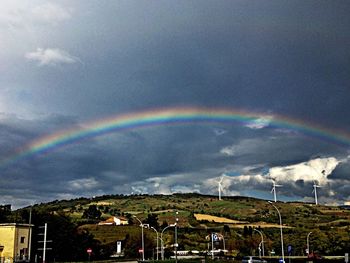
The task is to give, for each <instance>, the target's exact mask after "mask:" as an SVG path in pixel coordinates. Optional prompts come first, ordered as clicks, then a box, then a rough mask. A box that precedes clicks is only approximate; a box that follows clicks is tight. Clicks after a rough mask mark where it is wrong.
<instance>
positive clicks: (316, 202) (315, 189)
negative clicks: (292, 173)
mask: <svg viewBox="0 0 350 263" xmlns="http://www.w3.org/2000/svg"><path fill="white" fill-rule="evenodd" d="M313 187H314V190H312V192H313V193H315V204H316V205H318V201H317V187H321V186H320V185H317V184H316V181H314V185H313Z"/></svg>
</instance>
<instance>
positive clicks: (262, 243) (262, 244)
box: [254, 228, 265, 257]
mask: <svg viewBox="0 0 350 263" xmlns="http://www.w3.org/2000/svg"><path fill="white" fill-rule="evenodd" d="M254 231H256V232H258V233H259V234H260V236H261V246H262V256H263V257H265V250H264V236H263V234H262V232H261V231H259V230H258V229H256V228H254Z"/></svg>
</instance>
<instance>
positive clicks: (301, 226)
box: [17, 194, 350, 258]
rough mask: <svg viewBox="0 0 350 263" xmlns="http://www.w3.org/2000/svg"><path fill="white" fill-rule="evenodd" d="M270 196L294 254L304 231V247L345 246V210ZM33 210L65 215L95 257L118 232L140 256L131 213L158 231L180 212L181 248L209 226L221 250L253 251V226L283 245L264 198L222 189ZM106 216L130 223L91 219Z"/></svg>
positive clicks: (348, 215)
mask: <svg viewBox="0 0 350 263" xmlns="http://www.w3.org/2000/svg"><path fill="white" fill-rule="evenodd" d="M273 204H274V205H275V206H276V207H277V208H278V209H279V211H280V213H281V218H282V223H283V234H284V244H285V246H287V245H288V244H289V245H292V247H293V251H292V254H293V255H298V256H305V255H306V254H305V249H306V237H307V235H308V233H310V232H312V234H311V235H310V240H309V241H310V250H312V251H317V252H318V253H320V254H322V255H344V253H345V252H348V251H347V250H348V248H349V247H350V234H349V233H350V231H349V230H350V210H347V209H345V208H341V207H337V206H322V205H317V206H315V205H314V204H308V203H300V202H288V203H284V202H277V203H273ZM28 209H29V208H24V209H21V210H19V211H17V217H18V214H22V220H24V221H25V218H26V216H27V215H28ZM33 212H34V215H37V216H38V217H39V215H41V217H43V218H41V220H45V216H43V215H46V217H47V214H48V215H50V217H49V218H51V219H50V220H53V219H52V218H55V219H54V220H53V221H54V223H51V225H52V224H57V222H62V220H63V221H64V222H65V223H66V224H68V225H69V226H71V227H72V229H74V231H75V232H74V233H75V234H76V235H78V236H79V238H80V239H81V235H84V238H85V239H84V242H85V243H86V244H84V246H95V247H96V249H98V251H100V252H99V255H96V257H97V256H99V257H104V258H106V257H108V256H109V255H110V254H113V253H114V251H115V247H116V242H117V241H118V240H119V241H122V243H123V248H124V252H125V255H126V256H129V257H138V256H139V255H138V254H137V251H138V249H139V247H140V239H141V228H140V226H139V222H138V221H137V220H136V219H135V217H134V216H136V217H137V218H138V219H140V220H141V221H143V222H144V223H145V224H149V225H150V226H153V227H154V228H155V229H156V230H157V231H158V232H159V233H160V232H161V231H162V230H163V229H164V228H165V227H166V226H168V225H169V224H173V223H175V220H176V218H178V222H177V226H178V243H179V250H199V251H204V250H207V249H208V236H209V235H210V234H211V233H214V232H215V233H218V234H220V235H221V236H222V237H223V238H224V240H225V242H224V243H225V244H221V243H218V244H216V246H217V247H220V248H222V247H223V246H225V248H226V249H227V250H229V252H228V253H227V254H229V255H231V256H235V257H237V256H238V257H239V256H243V255H248V254H252V255H254V254H255V255H258V246H259V243H260V241H261V236H260V235H259V233H258V231H254V229H257V230H259V231H260V232H262V233H263V235H264V245H265V251H266V254H268V253H270V252H271V251H275V253H276V255H278V254H280V253H281V249H280V247H281V243H280V229H279V227H280V226H279V217H278V214H277V211H276V209H275V208H274V207H273V206H272V205H271V204H269V203H268V202H267V201H266V200H260V199H255V198H248V197H224V198H223V200H218V198H217V197H216V196H207V195H199V194H173V195H135V196H122V195H115V196H100V197H95V198H91V199H87V198H80V199H75V200H69V201H65V200H62V201H54V202H50V203H46V204H40V205H35V206H34V207H33ZM111 216H123V217H126V218H128V220H129V224H128V225H126V226H99V225H97V223H98V222H100V221H103V220H106V219H107V218H109V217H111ZM34 218H35V216H34ZM49 227H50V224H49ZM55 231H58V230H57V229H55ZM64 231H65V230H63V232H64ZM72 231H73V230H72ZM144 232H145V245H146V250H145V252H146V253H147V255H148V256H149V257H151V255H152V253H154V247H155V246H156V243H155V242H156V232H155V231H154V230H152V229H145V231H144ZM63 236H64V235H63ZM163 237H164V242H165V245H166V246H167V247H168V248H169V249H170V247H171V245H172V244H173V242H174V240H173V239H174V229H173V228H169V229H168V230H167V231H166V232H165V233H164V236H163ZM52 238H53V239H54V238H56V239H57V234H53V237H52ZM62 238H63V237H62ZM87 240H88V241H87ZM72 242H73V241H72ZM74 242H76V241H74ZM79 242H80V241H79ZM89 242H90V243H89ZM222 243H223V240H222ZM74 244H75V243H74ZM84 249H85V248H84ZM285 250H286V248H285ZM101 251H102V252H101ZM57 253H58V252H57ZM285 253H287V252H285ZM83 254H84V253H83V252H82V255H83ZM58 256H59V255H58Z"/></svg>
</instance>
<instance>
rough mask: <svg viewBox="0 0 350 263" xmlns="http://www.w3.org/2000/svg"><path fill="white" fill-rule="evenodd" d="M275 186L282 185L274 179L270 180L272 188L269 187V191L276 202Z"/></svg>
mask: <svg viewBox="0 0 350 263" xmlns="http://www.w3.org/2000/svg"><path fill="white" fill-rule="evenodd" d="M276 187H282V185H280V184H276V182H275V180H272V189H271V193H273V198H274V200H275V203H276V202H277V196H276Z"/></svg>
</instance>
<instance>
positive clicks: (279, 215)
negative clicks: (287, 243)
mask: <svg viewBox="0 0 350 263" xmlns="http://www.w3.org/2000/svg"><path fill="white" fill-rule="evenodd" d="M268 203H269V204H270V205H272V206H273V207H274V208H275V209H276V210H277V213H278V217H279V219H280V230H281V249H282V261H283V263H284V248H283V231H282V218H281V213H280V211H279V210H278V208H277V207H276V206H275V205H274V204H273V203H272V202H271V201H268Z"/></svg>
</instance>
